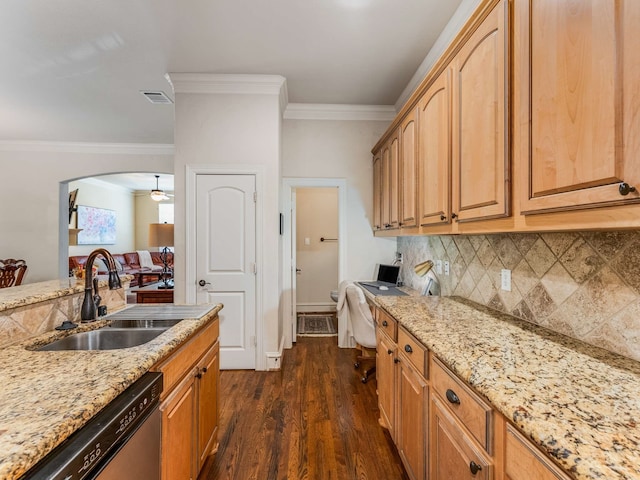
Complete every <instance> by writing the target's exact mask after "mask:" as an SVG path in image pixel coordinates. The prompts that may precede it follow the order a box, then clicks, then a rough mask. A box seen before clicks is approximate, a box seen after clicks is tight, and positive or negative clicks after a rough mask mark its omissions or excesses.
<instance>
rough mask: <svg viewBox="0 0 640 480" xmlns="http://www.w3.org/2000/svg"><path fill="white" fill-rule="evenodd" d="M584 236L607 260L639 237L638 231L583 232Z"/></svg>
mask: <svg viewBox="0 0 640 480" xmlns="http://www.w3.org/2000/svg"><path fill="white" fill-rule="evenodd" d="M582 238H584V239H585V240H586V241H587V243H589V245H591V246H592V247H593V248H594V250H595V251H596V252H597V253H598V254H599V255H600V256H602V257H603V258H604V259H605V260H610V259H612V258H613V257H615V256H616V255H617V254H618V253H619V252H621V251H622V250H623V249H624V248H625V247H626V246H627V245H628V244H629V243H631V242H632V241H634V240H637V239H638V233H637V232H636V231H612V232H582Z"/></svg>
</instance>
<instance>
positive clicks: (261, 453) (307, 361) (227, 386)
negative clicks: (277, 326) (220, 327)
mask: <svg viewBox="0 0 640 480" xmlns="http://www.w3.org/2000/svg"><path fill="white" fill-rule="evenodd" d="M335 341H336V340H335V337H320V338H309V337H307V338H299V339H298V342H297V344H296V345H295V346H294V347H293V348H292V349H291V350H286V351H285V355H284V362H283V368H282V370H281V371H280V372H254V371H246V370H241V371H223V372H222V373H221V377H220V378H221V391H220V431H219V433H218V439H219V442H220V446H219V449H218V453H217V454H216V455H215V456H212V457H210V458H209V460H208V461H207V464H206V465H205V467H204V469H203V471H202V474H201V475H200V477H199V480H276V479H277V480H312V479H313V480H329V479H331V480H351V479H354V480H355V479H358V480H374V479H375V480H404V479H406V478H407V476H406V474H405V473H404V470H403V468H402V466H401V461H400V458H399V456H398V454H397V453H396V449H395V447H394V446H393V443H392V441H391V438H390V436H389V435H388V433H387V432H386V430H384V429H382V428H381V427H380V426H379V425H378V408H377V398H376V390H375V389H376V382H375V380H374V379H372V380H370V381H369V382H368V383H367V384H362V383H361V382H360V377H359V375H357V373H356V372H355V371H354V368H353V358H354V352H353V350H350V349H339V348H338V347H337V345H336V343H335Z"/></svg>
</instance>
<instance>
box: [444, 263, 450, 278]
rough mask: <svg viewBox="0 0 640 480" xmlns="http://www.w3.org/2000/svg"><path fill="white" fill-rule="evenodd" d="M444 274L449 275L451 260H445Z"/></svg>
mask: <svg viewBox="0 0 640 480" xmlns="http://www.w3.org/2000/svg"><path fill="white" fill-rule="evenodd" d="M444 274H445V275H449V262H448V261H447V260H445V261H444Z"/></svg>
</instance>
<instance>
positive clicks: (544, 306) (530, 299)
mask: <svg viewBox="0 0 640 480" xmlns="http://www.w3.org/2000/svg"><path fill="white" fill-rule="evenodd" d="M525 298H526V301H527V305H529V308H530V309H531V313H533V315H534V317H535V318H536V323H540V322H541V321H542V320H543V319H544V318H546V317H548V316H549V315H551V314H552V313H553V312H554V311H555V309H556V304H555V303H554V302H553V299H552V298H551V296H550V295H549V293H548V292H547V290H546V289H545V288H544V286H543V285H542V284H541V283H538V284H537V285H536V286H535V287H533V288H532V289H531V291H529V293H528V294H527V296H526V297H525Z"/></svg>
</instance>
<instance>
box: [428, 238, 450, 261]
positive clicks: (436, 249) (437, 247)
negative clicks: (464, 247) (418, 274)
mask: <svg viewBox="0 0 640 480" xmlns="http://www.w3.org/2000/svg"><path fill="white" fill-rule="evenodd" d="M429 239H430V240H429V241H430V245H431V251H432V253H433V256H434V258H435V259H443V258H444V257H445V255H446V254H447V251H446V250H445V248H444V245H443V244H442V237H441V236H439V235H434V236H433V237H429Z"/></svg>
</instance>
